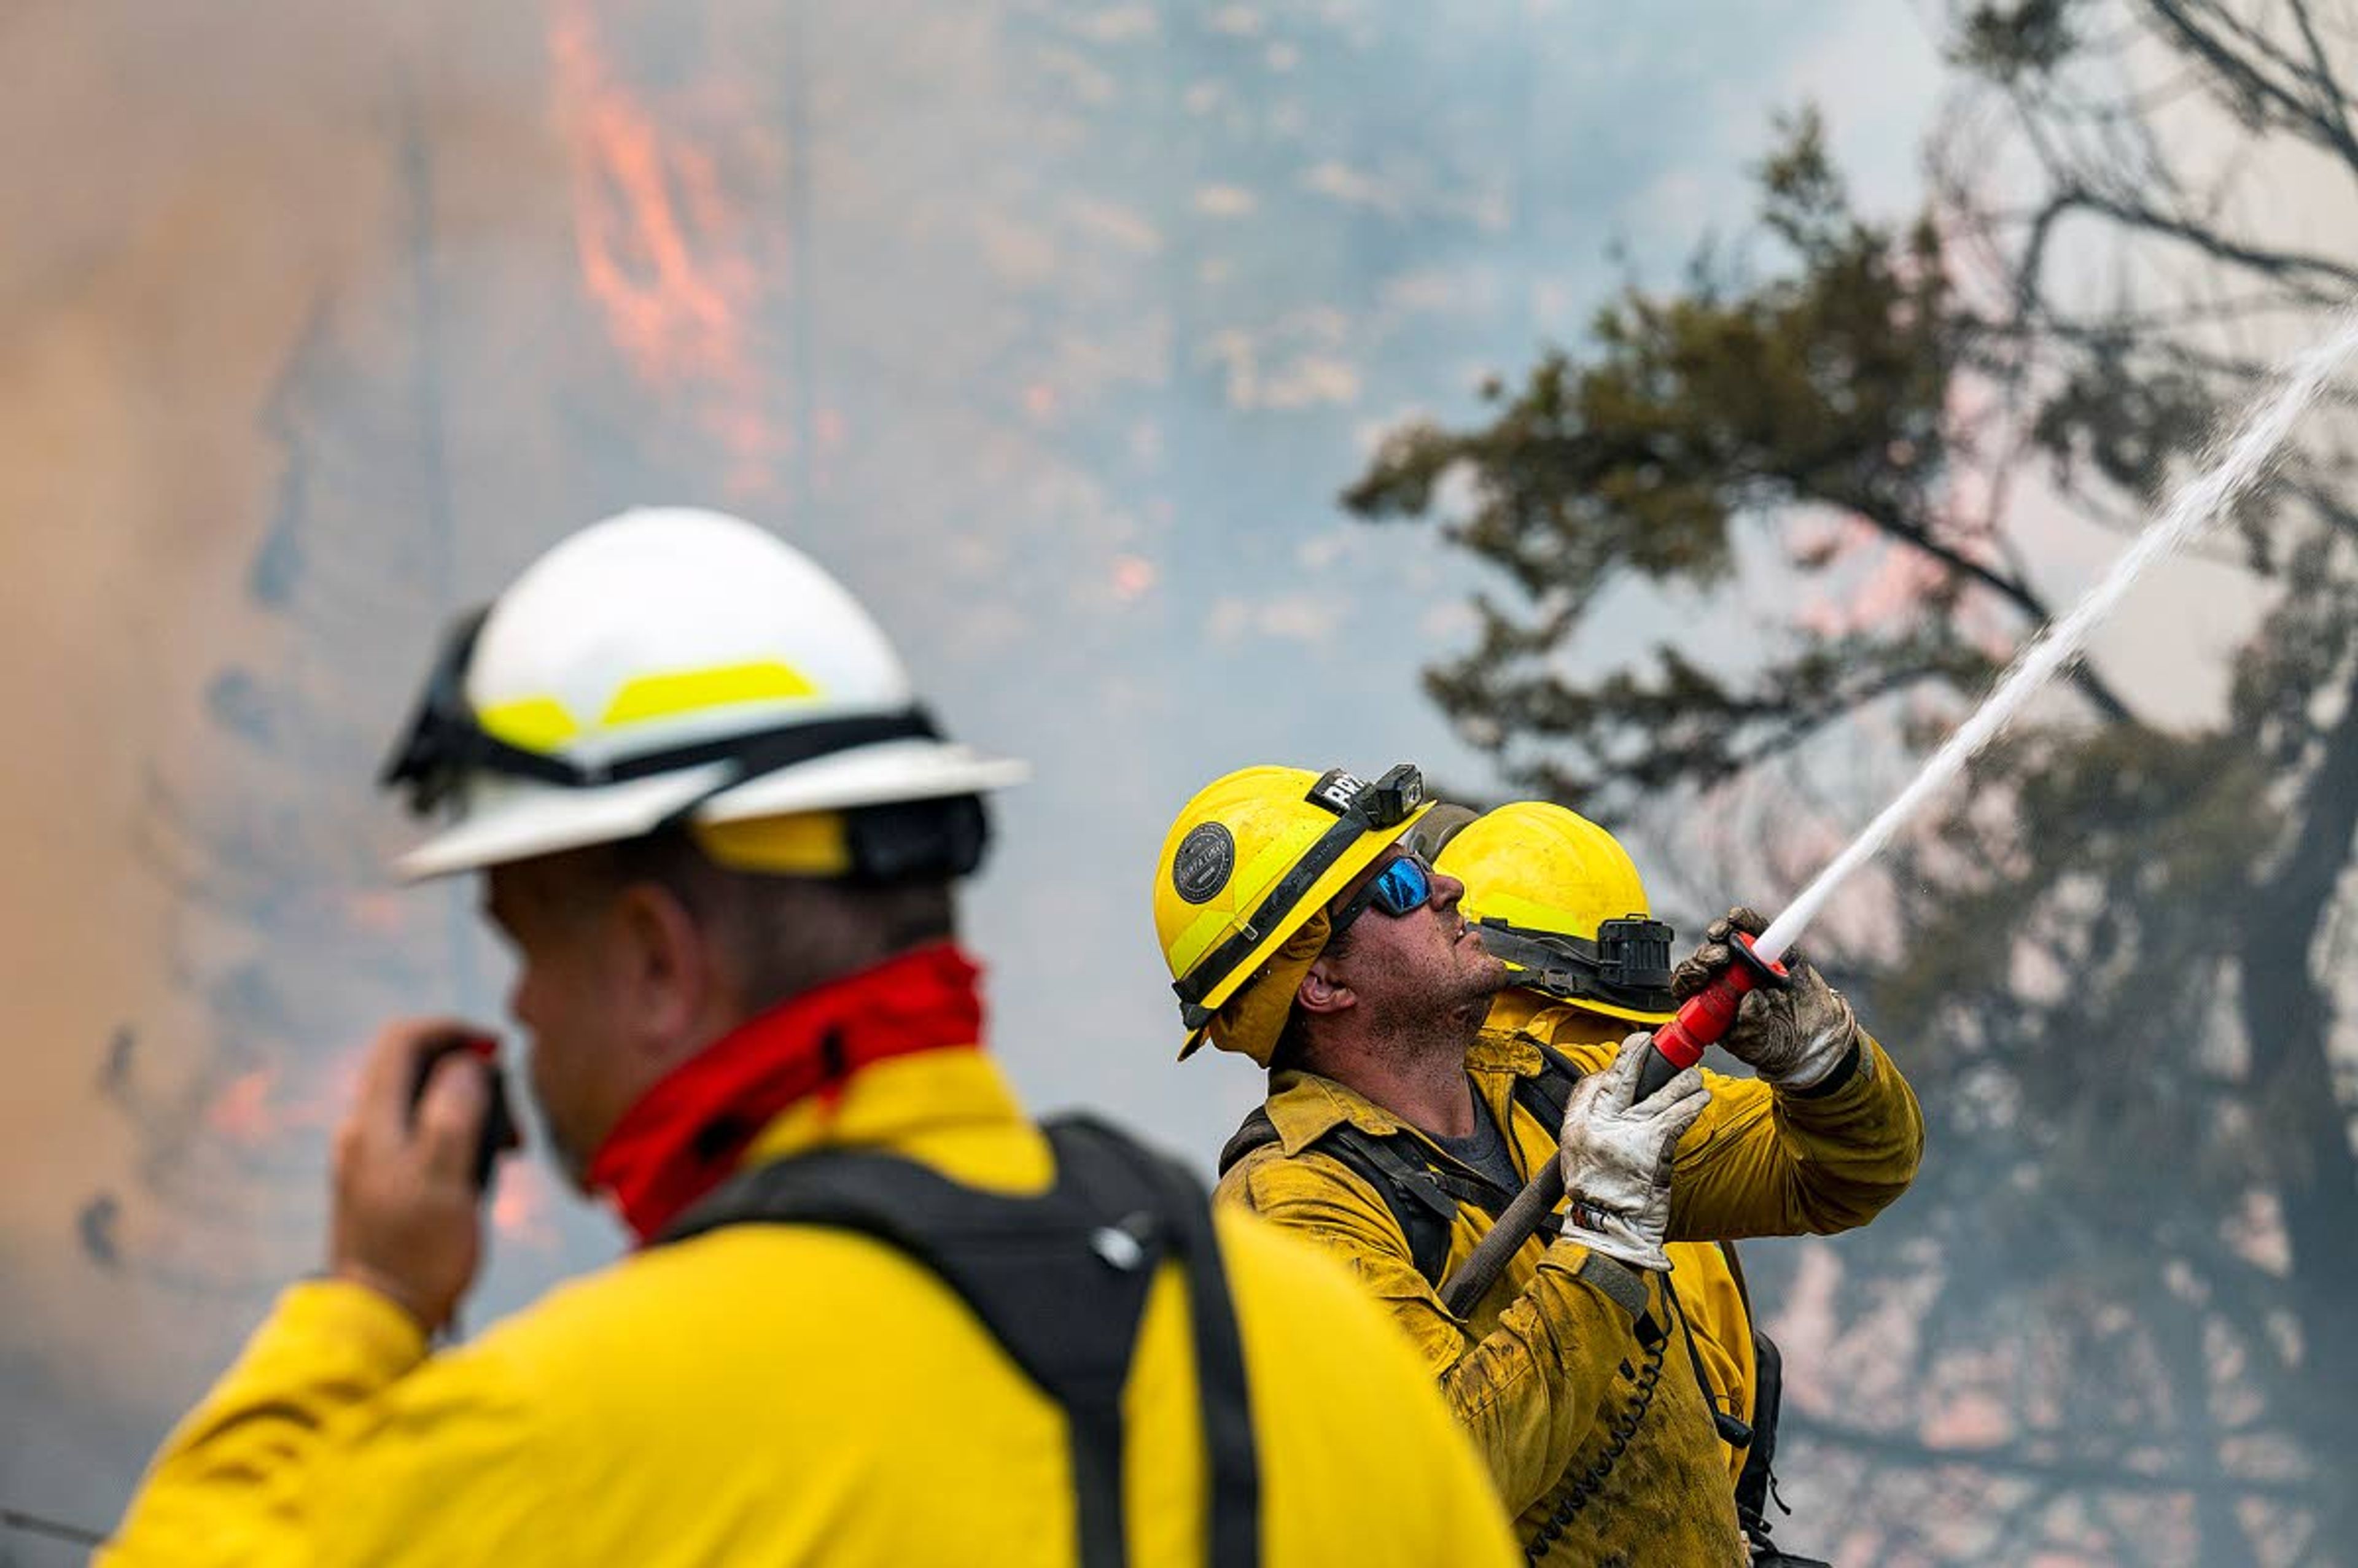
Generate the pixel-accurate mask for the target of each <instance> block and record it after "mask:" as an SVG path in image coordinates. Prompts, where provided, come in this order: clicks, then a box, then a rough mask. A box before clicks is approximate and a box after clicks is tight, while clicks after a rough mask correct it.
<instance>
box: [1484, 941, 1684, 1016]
mask: <svg viewBox="0 0 2358 1568" xmlns="http://www.w3.org/2000/svg"><path fill="white" fill-rule="evenodd" d="M1625 924H1636V923H1625ZM1644 924H1646V925H1652V926H1655V927H1656V928H1657V929H1658V930H1659V931H1660V936H1659V938H1655V937H1653V936H1652V935H1650V934H1649V935H1648V936H1647V938H1646V940H1648V941H1649V942H1652V941H1655V940H1659V942H1660V946H1661V949H1662V953H1663V956H1664V957H1665V959H1667V957H1668V954H1669V947H1670V930H1671V928H1670V927H1669V926H1667V925H1660V923H1659V922H1646V923H1644ZM1476 929H1477V930H1478V931H1480V932H1481V934H1482V947H1483V950H1484V951H1486V952H1487V953H1488V954H1489V955H1490V956H1491V957H1495V958H1498V959H1502V960H1504V961H1505V962H1506V963H1508V964H1510V965H1512V966H1513V967H1514V968H1516V969H1517V970H1519V971H1520V973H1519V974H1517V975H1516V976H1515V978H1514V981H1513V983H1514V984H1516V985H1520V986H1529V987H1530V988H1531V989H1534V990H1541V991H1545V992H1546V993H1547V994H1548V995H1550V996H1552V997H1559V998H1561V999H1563V1000H1565V1001H1573V1002H1580V1001H1600V1002H1606V1003H1608V1004H1610V1005H1612V1006H1615V1007H1626V1008H1631V1009H1635V1010H1638V1011H1649V1012H1669V1011H1671V1010H1672V1009H1673V1008H1674V1007H1675V1006H1676V1005H1677V1004H1676V1003H1675V1002H1674V1001H1673V1000H1671V991H1670V969H1669V966H1668V963H1667V962H1665V963H1664V964H1663V965H1662V967H1661V969H1660V979H1659V981H1657V982H1656V983H1651V984H1649V983H1647V982H1648V981H1650V980H1652V979H1654V976H1653V974H1652V973H1651V966H1650V965H1649V966H1647V967H1646V968H1641V969H1640V970H1639V973H1638V974H1637V975H1635V976H1627V977H1624V976H1615V975H1612V974H1609V973H1608V972H1607V971H1608V969H1611V968H1621V967H1622V966H1621V965H1619V964H1617V963H1616V962H1615V961H1614V960H1615V957H1617V955H1616V956H1608V955H1607V954H1606V952H1605V951H1604V946H1609V945H1604V946H1601V945H1600V944H1597V943H1594V942H1590V941H1588V940H1587V939H1586V938H1585V937H1579V936H1568V935H1558V934H1555V933H1552V932H1551V933H1547V934H1544V935H1543V934H1541V933H1537V932H1530V931H1521V930H1518V929H1517V928H1515V927H1514V926H1511V925H1508V924H1507V923H1506V922H1504V921H1502V920H1483V921H1479V922H1477V923H1476Z"/></svg>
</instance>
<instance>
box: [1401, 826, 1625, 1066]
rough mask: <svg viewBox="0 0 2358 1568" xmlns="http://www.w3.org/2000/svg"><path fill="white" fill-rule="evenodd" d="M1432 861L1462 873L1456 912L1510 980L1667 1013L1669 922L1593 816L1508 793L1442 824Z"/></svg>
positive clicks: (1614, 1009) (1590, 1004)
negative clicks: (1477, 931) (1654, 913)
mask: <svg viewBox="0 0 2358 1568" xmlns="http://www.w3.org/2000/svg"><path fill="white" fill-rule="evenodd" d="M1433 864H1434V866H1435V867H1436V868H1438V869H1439V870H1440V871H1444V872H1445V873H1446V874H1448V875H1450V876H1453V877H1455V878H1456V879H1457V880H1458V881H1462V882H1464V883H1465V884H1466V896H1465V899H1464V900H1463V902H1462V903H1461V905H1460V907H1462V908H1463V909H1464V910H1465V912H1466V919H1468V920H1470V921H1474V922H1476V923H1477V924H1478V925H1481V926H1482V928H1483V938H1482V941H1483V946H1486V947H1487V948H1488V949H1489V950H1490V951H1491V952H1492V953H1493V954H1495V955H1496V956H1498V957H1499V958H1502V959H1504V960H1505V961H1506V963H1507V965H1508V967H1509V968H1513V969H1515V970H1517V971H1519V979H1520V983H1524V984H1529V985H1531V986H1533V987H1534V988H1535V989H1543V990H1546V991H1548V992H1549V993H1550V994H1552V995H1556V996H1560V997H1562V998H1563V1000H1568V1001H1574V1002H1577V1003H1578V1004H1579V1005H1580V1006H1582V1007H1585V1008H1586V1009H1588V1010H1589V1011H1592V1012H1601V1013H1604V1014H1606V1016H1608V1017H1612V1018H1623V1019H1628V1020H1630V1021H1632V1022H1639V1023H1661V1022H1667V1021H1668V1020H1669V1019H1670V1017H1671V997H1670V945H1671V928H1670V927H1669V926H1667V925H1662V924H1661V923H1660V921H1657V920H1655V919H1653V918H1652V917H1651V916H1650V914H1648V913H1647V908H1646V885H1645V883H1644V882H1643V881H1640V880H1639V876H1638V867H1637V864H1636V862H1634V861H1632V860H1630V859H1629V852H1628V850H1626V849H1622V848H1621V845H1620V843H1619V841H1618V840H1617V839H1616V838H1614V837H1613V835H1612V834H1610V833H1607V832H1606V830H1605V829H1604V828H1602V827H1598V826H1597V825H1596V824H1595V823H1594V822H1591V821H1590V820H1588V818H1586V817H1585V816H1581V815H1580V814H1579V813H1578V812H1575V811H1570V810H1567V809H1565V808H1564V807H1563V806H1554V805H1551V804H1549V803H1548V802H1546V801H1538V800H1522V801H1516V802H1515V803H1513V804H1512V805H1509V806H1499V807H1498V808H1497V809H1495V810H1492V811H1488V812H1486V813H1484V814H1483V815H1482V816H1477V817H1475V818H1474V819H1473V820H1471V821H1469V822H1466V823H1465V824H1463V825H1462V826H1460V827H1457V829H1456V830H1455V832H1452V833H1450V834H1449V835H1448V836H1447V837H1446V838H1444V839H1443V840H1442V842H1441V844H1440V847H1439V852H1438V853H1437V854H1436V855H1434V857H1433ZM1501 927H1503V929H1501Z"/></svg>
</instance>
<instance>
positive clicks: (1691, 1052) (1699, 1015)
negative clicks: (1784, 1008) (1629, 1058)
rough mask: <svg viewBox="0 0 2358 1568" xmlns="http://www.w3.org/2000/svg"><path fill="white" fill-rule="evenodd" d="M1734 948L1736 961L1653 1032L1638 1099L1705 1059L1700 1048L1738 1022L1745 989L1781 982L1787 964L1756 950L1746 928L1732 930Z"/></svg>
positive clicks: (1681, 1005) (1782, 981)
mask: <svg viewBox="0 0 2358 1568" xmlns="http://www.w3.org/2000/svg"><path fill="white" fill-rule="evenodd" d="M1733 946H1734V947H1735V949H1736V957H1737V960H1738V961H1737V962H1736V963H1733V964H1730V965H1728V966H1727V968H1724V969H1722V970H1720V971H1719V973H1717V974H1716V975H1714V976H1713V977H1712V978H1711V983H1710V984H1709V985H1706V986H1705V987H1704V988H1703V989H1701V990H1699V991H1697V992H1695V994H1694V995H1693V996H1691V997H1689V998H1687V1000H1684V1001H1682V1002H1681V1003H1680V1004H1679V1011H1678V1012H1677V1013H1676V1014H1675V1015H1674V1016H1673V1017H1672V1018H1671V1021H1670V1022H1668V1023H1665V1024H1663V1025H1662V1026H1661V1027H1660V1029H1657V1030H1655V1031H1654V1043H1653V1044H1652V1046H1651V1047H1650V1049H1649V1050H1648V1051H1647V1053H1646V1065H1645V1066H1644V1067H1643V1068H1642V1069H1640V1070H1639V1074H1638V1098H1639V1099H1645V1098H1648V1097H1649V1096H1650V1095H1652V1094H1653V1092H1654V1091H1655V1090H1656V1089H1659V1088H1660V1087H1662V1086H1663V1085H1664V1084H1667V1083H1669V1082H1670V1081H1671V1079H1672V1078H1675V1077H1677V1076H1679V1075H1680V1074H1681V1073H1682V1072H1684V1071H1686V1069H1688V1068H1689V1067H1692V1066H1693V1065H1695V1064H1696V1063H1697V1062H1700V1061H1702V1060H1703V1052H1704V1046H1706V1045H1708V1044H1711V1043H1712V1042H1713V1041H1714V1040H1716V1039H1718V1038H1719V1037H1720V1036H1721V1035H1723V1034H1725V1033H1727V1031H1728V1026H1729V1025H1731V1024H1733V1023H1734V1022H1736V1009H1737V1008H1738V1007H1740V1006H1741V1005H1743V1002H1744V993H1745V992H1747V991H1749V990H1758V989H1762V988H1767V989H1777V988H1779V987H1781V986H1782V985H1784V983H1785V978H1786V977H1785V966H1784V965H1782V964H1780V963H1779V962H1777V960H1775V959H1774V958H1764V957H1761V956H1760V955H1759V954H1758V953H1756V952H1754V951H1753V950H1752V936H1751V934H1750V933H1749V932H1744V931H1738V932H1736V934H1735V938H1734V942H1733Z"/></svg>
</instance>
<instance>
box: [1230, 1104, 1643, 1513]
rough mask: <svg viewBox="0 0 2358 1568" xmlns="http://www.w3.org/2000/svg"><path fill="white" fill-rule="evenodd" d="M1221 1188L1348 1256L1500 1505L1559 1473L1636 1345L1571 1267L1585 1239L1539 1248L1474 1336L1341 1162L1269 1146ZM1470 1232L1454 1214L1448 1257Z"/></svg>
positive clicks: (1460, 1251)
mask: <svg viewBox="0 0 2358 1568" xmlns="http://www.w3.org/2000/svg"><path fill="white" fill-rule="evenodd" d="M1220 1193H1221V1195H1222V1196H1223V1197H1224V1198H1227V1199H1228V1200H1229V1201H1232V1202H1237V1203H1241V1204H1243V1205H1244V1206H1246V1207H1248V1208H1250V1209H1252V1210H1254V1211H1255V1212H1257V1213H1259V1214H1260V1215H1261V1216H1262V1217H1264V1218H1266V1219H1269V1220H1271V1221H1272V1222H1274V1223H1276V1224H1278V1225H1281V1226H1283V1227H1286V1228H1287V1229H1289V1230H1292V1231H1293V1232H1294V1233H1296V1234H1297V1235H1301V1236H1303V1237H1306V1238H1309V1239H1311V1240H1313V1241H1314V1242H1316V1243H1317V1244H1318V1246H1319V1247H1321V1248H1322V1249H1325V1250H1326V1251H1328V1252H1330V1253H1332V1254H1333V1255H1335V1256H1336V1257H1338V1258H1340V1259H1341V1260H1343V1261H1344V1262H1345V1263H1347V1265H1349V1267H1350V1269H1351V1271H1353V1272H1354V1273H1355V1274H1357V1276H1358V1278H1359V1280H1360V1282H1361V1283H1362V1284H1363V1285H1364V1286H1365V1287H1366V1288H1367V1289H1368V1292H1371V1293H1372V1294H1373V1295H1374V1296H1375V1297H1376V1298H1377V1301H1378V1302H1379V1304H1380V1305H1381V1306H1382V1307H1383V1308H1384V1309H1385V1310H1386V1311H1387V1312H1388V1313H1390V1314H1391V1317H1392V1319H1393V1321H1394V1322H1396V1323H1398V1324H1399V1325H1400V1326H1401V1328H1402V1329H1403V1330H1405V1331H1406V1332H1407V1334H1408V1336H1409V1337H1410V1339H1411V1340H1412V1342H1413V1343H1414V1345H1415V1346H1416V1347H1417V1349H1418V1350H1419V1351H1420V1352H1421V1353H1422V1356H1423V1357H1424V1362H1425V1365H1426V1366H1427V1367H1428V1368H1431V1369H1432V1371H1433V1375H1434V1377H1435V1378H1436V1379H1438V1380H1439V1382H1440V1386H1441V1392H1442V1396H1443V1399H1444V1402H1446V1404H1447V1405H1448V1407H1449V1411H1450V1414H1451V1415H1452V1416H1454V1417H1455V1419H1456V1422H1457V1424H1458V1426H1459V1428H1460V1429H1461V1430H1462V1431H1464V1432H1465V1433H1467V1435H1469V1436H1470V1437H1471V1438H1472V1439H1473V1440H1474V1446H1475V1448H1476V1451H1477V1452H1479V1453H1480V1454H1481V1455H1482V1458H1483V1460H1484V1462H1485V1463H1486V1464H1487V1465H1488V1466H1489V1469H1490V1474H1491V1476H1492V1479H1493V1481H1494V1483H1495V1484H1496V1486H1497V1487H1498V1494H1499V1497H1500V1498H1501V1499H1502V1500H1503V1501H1504V1502H1505V1503H1506V1505H1507V1511H1508V1512H1509V1514H1519V1513H1520V1512H1522V1510H1523V1509H1527V1508H1529V1507H1530V1506H1531V1504H1532V1503H1534V1502H1536V1501H1537V1500H1538V1499H1539V1498H1541V1497H1543V1496H1545V1495H1546V1493H1547V1492H1548V1491H1549V1489H1550V1488H1551V1487H1554V1486H1555V1484H1556V1483H1557V1482H1558V1481H1560V1480H1561V1479H1562V1478H1563V1473H1564V1470H1565V1468H1566V1466H1568V1465H1570V1464H1571V1463H1572V1458H1573V1455H1574V1454H1575V1453H1577V1452H1578V1451H1579V1449H1580V1447H1581V1444H1583V1442H1584V1441H1585V1440H1586V1438H1587V1437H1588V1436H1589V1433H1590V1428H1591V1427H1592V1425H1593V1424H1594V1423H1595V1420H1596V1415H1597V1412H1598V1411H1599V1410H1600V1409H1602V1408H1604V1405H1605V1401H1606V1394H1607V1392H1608V1391H1609V1390H1610V1389H1611V1387H1612V1383H1613V1379H1614V1376H1615V1372H1616V1369H1617V1368H1618V1367H1619V1366H1620V1364H1621V1362H1622V1360H1623V1358H1624V1357H1631V1356H1634V1355H1635V1353H1636V1346H1637V1339H1636V1335H1635V1331H1634V1327H1633V1323H1632V1319H1631V1317H1630V1315H1629V1314H1628V1312H1627V1311H1626V1310H1624V1309H1623V1308H1622V1307H1621V1306H1620V1305H1619V1303H1616V1302H1615V1301H1614V1300H1613V1298H1612V1297H1610V1296H1608V1295H1606V1293H1605V1292H1602V1291H1600V1290H1598V1289H1596V1288H1595V1286H1593V1285H1590V1284H1587V1283H1585V1282H1584V1281H1581V1280H1580V1279H1578V1278H1577V1277H1576V1275H1577V1273H1578V1271H1579V1269H1580V1267H1581V1265H1582V1264H1583V1263H1584V1262H1585V1261H1586V1260H1587V1257H1588V1249H1586V1248H1585V1247H1582V1246H1579V1245H1578V1244H1577V1243H1574V1242H1571V1241H1557V1242H1553V1243H1552V1244H1550V1246H1549V1247H1548V1249H1547V1250H1546V1251H1545V1253H1544V1254H1543V1255H1542V1256H1541V1260H1540V1264H1539V1267H1538V1269H1537V1271H1536V1272H1535V1274H1534V1277H1533V1278H1532V1280H1531V1283H1530V1285H1529V1286H1528V1287H1527V1288H1525V1289H1524V1291H1523V1292H1522V1293H1521V1294H1520V1295H1519V1296H1517V1297H1515V1298H1514V1299H1513V1301H1512V1302H1511V1303H1509V1304H1508V1305H1507V1306H1506V1307H1505V1309H1504V1310H1503V1311H1502V1312H1501V1313H1500V1314H1499V1315H1498V1325H1497V1326H1496V1327H1495V1328H1494V1329H1492V1330H1491V1332H1490V1333H1488V1334H1487V1335H1486V1336H1482V1337H1481V1338H1479V1339H1476V1338H1474V1337H1473V1336H1472V1334H1471V1332H1470V1330H1469V1329H1468V1328H1467V1326H1466V1320H1464V1319H1462V1318H1458V1317H1454V1316H1452V1315H1451V1314H1450V1313H1449V1310H1448V1309H1447V1308H1446V1307H1444V1306H1443V1305H1442V1304H1441V1298H1440V1296H1439V1295H1438V1294H1437V1293H1436V1292H1434V1290H1433V1286H1432V1285H1431V1284H1429V1283H1427V1282H1426V1281H1425V1278H1424V1276H1423V1275H1422V1274H1420V1273H1419V1272H1417V1270H1416V1265H1415V1264H1414V1263H1413V1262H1412V1260H1411V1258H1410V1253H1409V1245H1408V1238H1406V1237H1405V1236H1404V1235H1402V1234H1401V1228H1400V1222H1399V1221H1398V1220H1396V1219H1394V1218H1393V1217H1392V1215H1391V1212H1390V1209H1388V1208H1386V1207H1385V1206H1384V1203H1383V1200H1382V1199H1381V1198H1379V1197H1378V1196H1377V1195H1376V1194H1375V1193H1374V1192H1373V1191H1371V1190H1370V1189H1369V1188H1368V1185H1367V1184H1366V1183H1364V1182H1362V1181H1361V1180H1360V1179H1359V1178H1358V1177H1357V1175H1355V1174H1353V1173H1351V1172H1350V1171H1349V1170H1347V1169H1346V1168H1345V1167H1344V1166H1343V1165H1342V1164H1341V1163H1340V1162H1336V1161H1334V1160H1331V1159H1329V1158H1327V1157H1326V1156H1325V1155H1324V1154H1321V1153H1317V1152H1303V1153H1301V1154H1297V1155H1295V1156H1293V1158H1291V1159H1288V1158H1284V1157H1282V1155H1280V1154H1279V1152H1278V1151H1277V1150H1276V1149H1275V1148H1274V1147H1271V1148H1269V1149H1265V1150H1261V1151H1258V1152H1255V1153H1254V1154H1252V1155H1249V1156H1247V1157H1246V1158H1245V1159H1244V1160H1243V1161H1241V1162H1238V1164H1237V1166H1236V1167H1235V1168H1234V1169H1233V1170H1231V1171H1230V1172H1229V1173H1228V1176H1227V1177H1226V1179H1224V1180H1223V1181H1222V1182H1221V1184H1220ZM1476 1234H1477V1233H1476V1230H1475V1227H1474V1226H1473V1225H1472V1224H1471V1223H1469V1222H1468V1221H1467V1220H1466V1219H1465V1218H1464V1217H1460V1218H1459V1219H1458V1220H1457V1221H1456V1222H1455V1225H1454V1226H1453V1227H1452V1235H1451V1247H1450V1250H1451V1256H1452V1257H1460V1256H1463V1255H1464V1253H1465V1252H1466V1250H1467V1249H1470V1248H1471V1246H1472V1245H1473V1241H1474V1239H1475V1238H1476ZM1653 1288H1654V1287H1653V1286H1652V1285H1651V1284H1650V1285H1649V1290H1650V1291H1651V1290H1652V1289H1653ZM1656 1304H1657V1311H1658V1312H1659V1310H1660V1303H1659V1302H1658V1303H1656Z"/></svg>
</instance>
